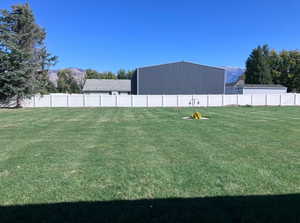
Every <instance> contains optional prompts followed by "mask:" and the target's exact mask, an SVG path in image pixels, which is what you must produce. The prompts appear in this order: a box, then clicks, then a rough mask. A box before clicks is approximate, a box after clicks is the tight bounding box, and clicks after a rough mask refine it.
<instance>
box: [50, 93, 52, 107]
mask: <svg viewBox="0 0 300 223" xmlns="http://www.w3.org/2000/svg"><path fill="white" fill-rule="evenodd" d="M52 104H53V103H52V95H51V94H50V108H52V106H53V105H52Z"/></svg>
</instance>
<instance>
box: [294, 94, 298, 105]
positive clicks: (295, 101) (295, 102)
mask: <svg viewBox="0 0 300 223" xmlns="http://www.w3.org/2000/svg"><path fill="white" fill-rule="evenodd" d="M294 105H295V106H296V105H297V94H296V93H295V94H294Z"/></svg>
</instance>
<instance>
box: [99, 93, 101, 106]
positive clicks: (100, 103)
mask: <svg viewBox="0 0 300 223" xmlns="http://www.w3.org/2000/svg"><path fill="white" fill-rule="evenodd" d="M101 106H102V98H101V94H99V107H101Z"/></svg>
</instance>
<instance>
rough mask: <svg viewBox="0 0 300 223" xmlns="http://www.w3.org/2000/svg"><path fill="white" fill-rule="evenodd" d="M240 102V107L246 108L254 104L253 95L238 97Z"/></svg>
mask: <svg viewBox="0 0 300 223" xmlns="http://www.w3.org/2000/svg"><path fill="white" fill-rule="evenodd" d="M238 102H239V104H238V105H240V106H246V105H251V104H252V96H251V95H242V94H240V95H238Z"/></svg>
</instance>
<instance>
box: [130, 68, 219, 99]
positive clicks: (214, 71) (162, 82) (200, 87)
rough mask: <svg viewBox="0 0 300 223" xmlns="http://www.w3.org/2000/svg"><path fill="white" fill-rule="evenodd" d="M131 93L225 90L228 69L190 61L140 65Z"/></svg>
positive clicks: (185, 93)
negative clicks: (226, 70) (147, 65)
mask: <svg viewBox="0 0 300 223" xmlns="http://www.w3.org/2000/svg"><path fill="white" fill-rule="evenodd" d="M131 90H132V94H138V95H147V94H149V95H176V94H177V95H191V94H224V93H225V70H224V69H222V68H217V67H211V66H204V65H200V64H194V63H189V62H177V63H170V64H162V65H157V66H149V67H141V68H138V69H137V70H136V72H135V74H134V75H133V78H132V82H131Z"/></svg>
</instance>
